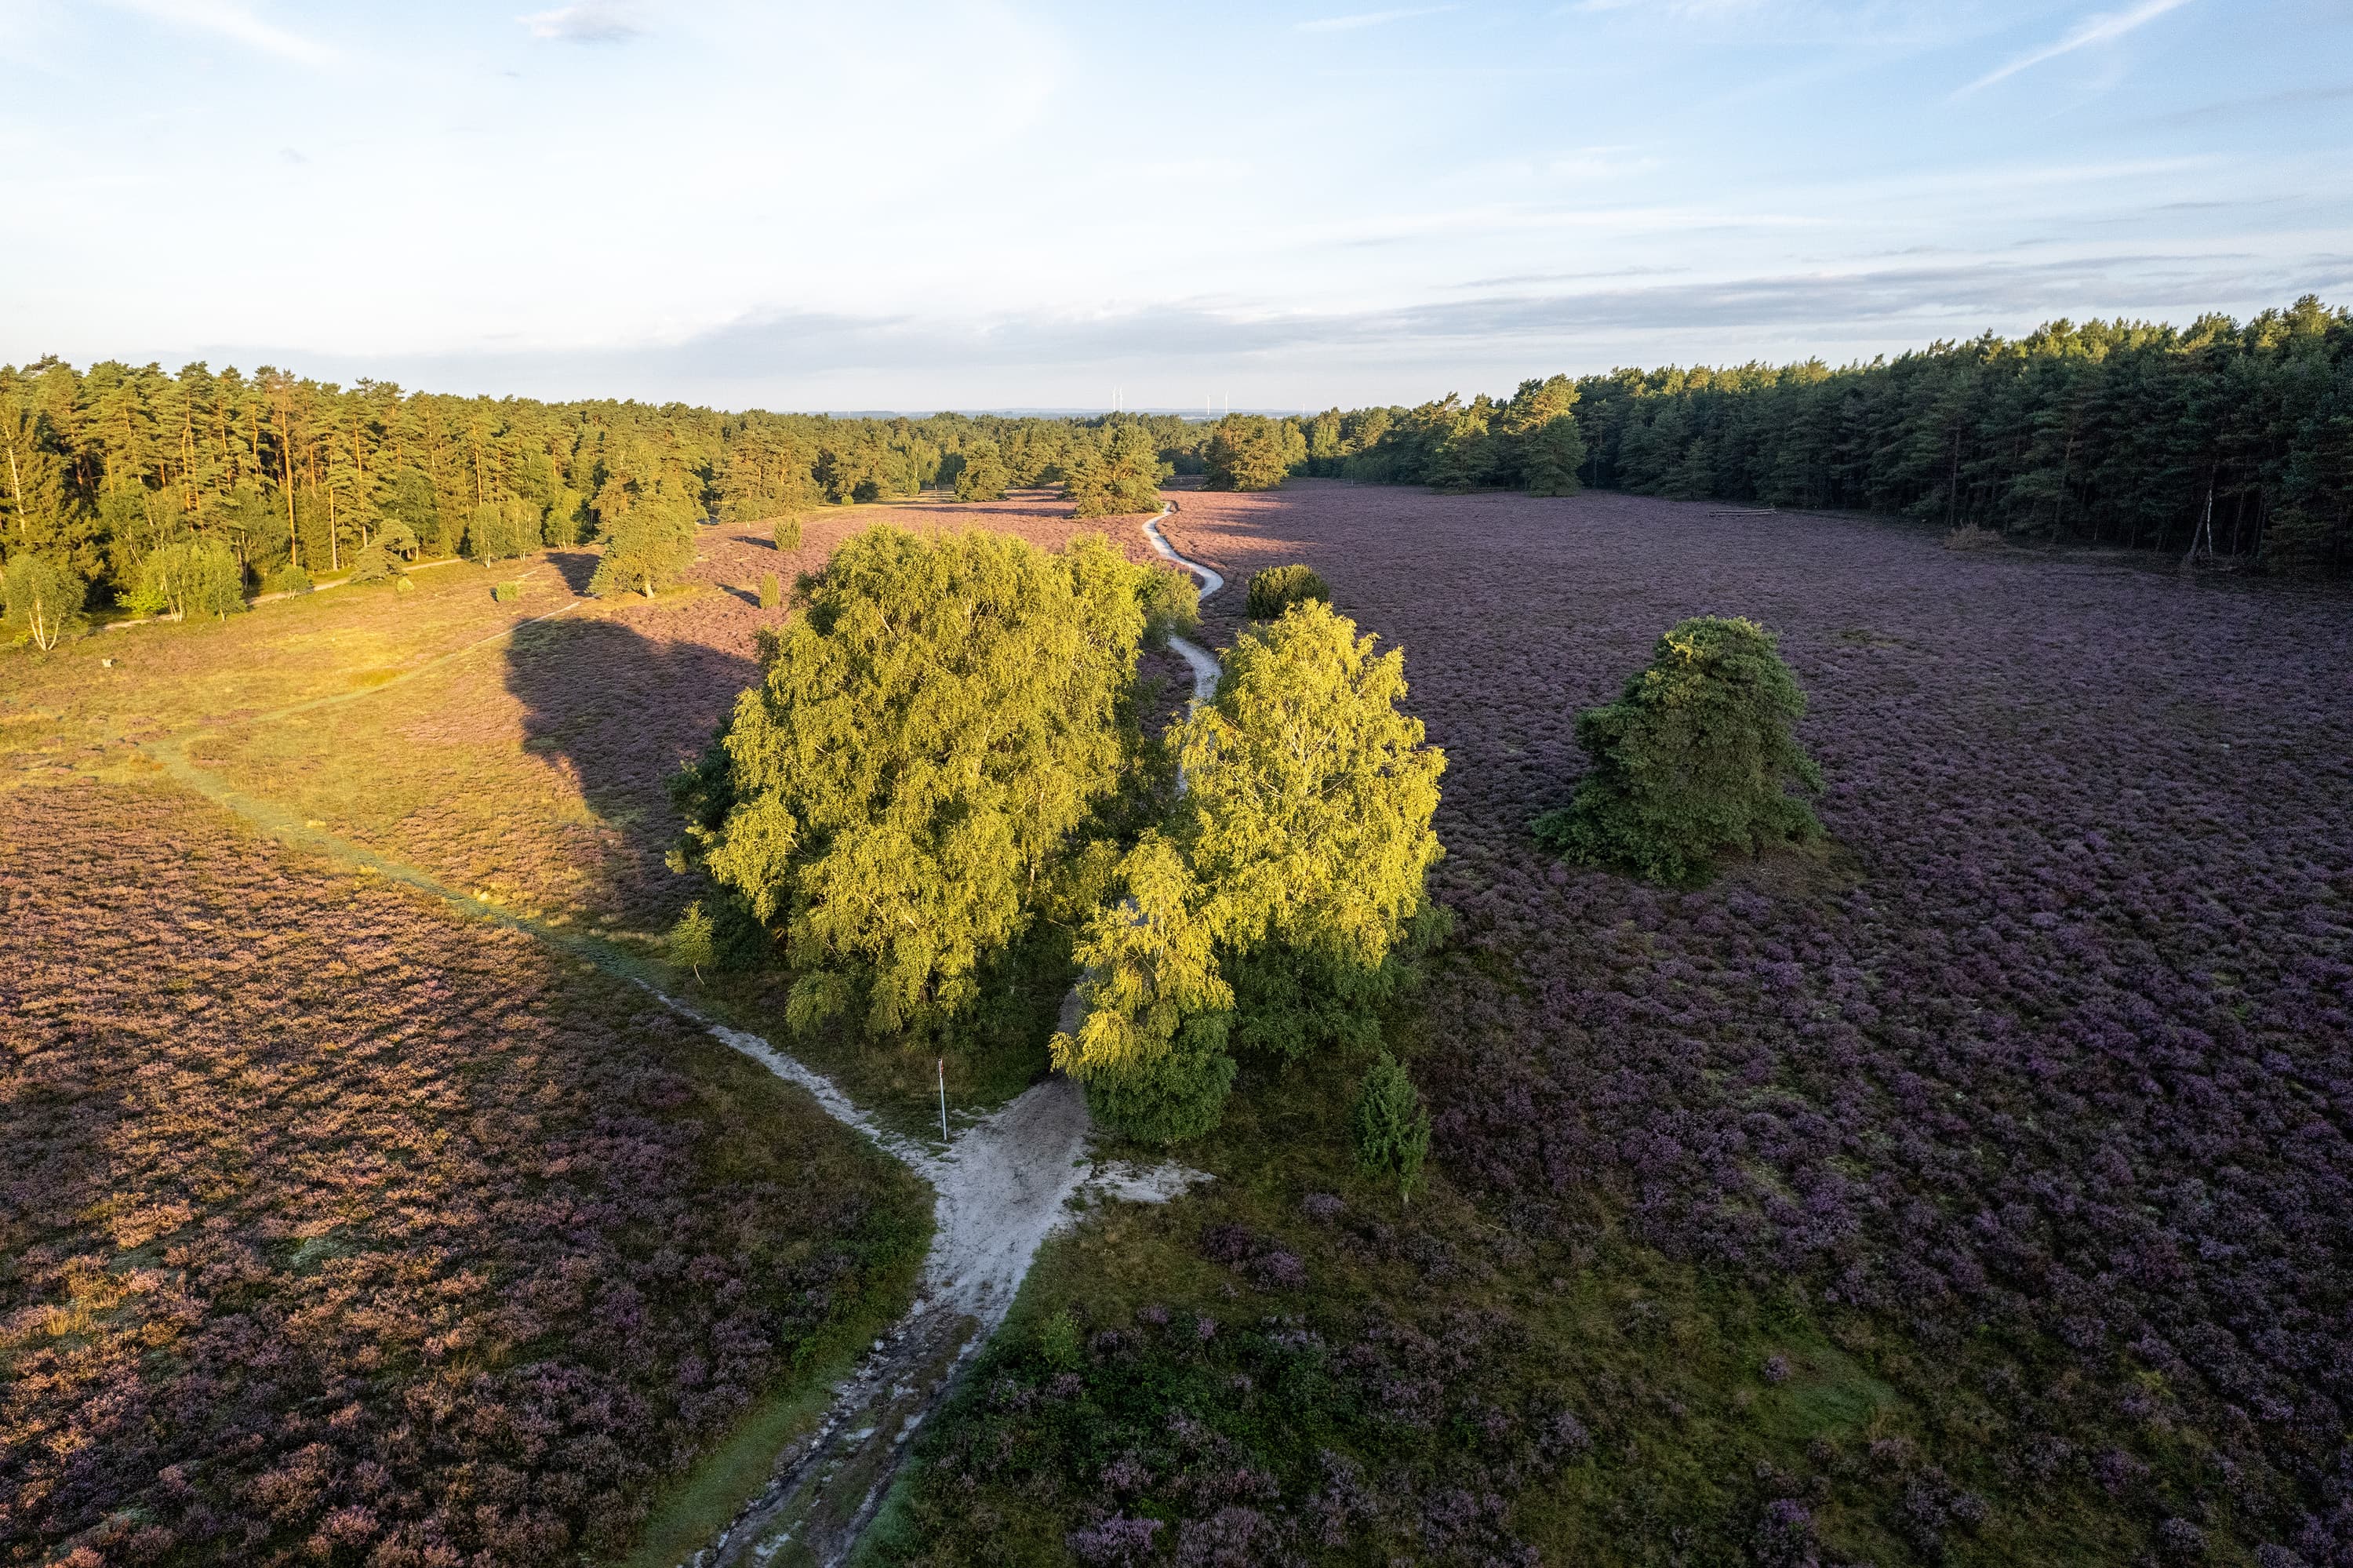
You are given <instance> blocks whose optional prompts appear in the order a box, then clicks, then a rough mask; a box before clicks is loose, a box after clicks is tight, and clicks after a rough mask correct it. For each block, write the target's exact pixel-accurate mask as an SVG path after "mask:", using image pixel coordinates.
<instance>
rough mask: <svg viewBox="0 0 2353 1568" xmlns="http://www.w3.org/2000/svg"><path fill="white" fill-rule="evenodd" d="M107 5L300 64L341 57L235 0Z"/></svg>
mask: <svg viewBox="0 0 2353 1568" xmlns="http://www.w3.org/2000/svg"><path fill="white" fill-rule="evenodd" d="M108 4H110V5H115V6H117V7H118V8H120V9H121V10H125V11H136V12H137V13H139V15H141V16H150V17H153V19H154V20H156V21H158V22H162V23H164V24H165V25H166V26H174V27H179V28H182V29H184V30H185V31H188V32H192V33H211V34H213V35H215V36H216V37H223V38H227V39H229V40H230V41H231V42H234V43H239V44H243V45H245V46H246V47H247V48H253V49H259V50H260V51H261V52H262V53H263V54H267V55H276V56H277V57H278V58H280V59H288V60H292V61H294V62H295V63H296V64H298V65H307V66H325V65H332V64H333V63H334V62H335V60H336V59H337V58H339V57H338V55H337V53H336V51H335V50H334V48H332V47H331V46H329V45H326V44H322V43H320V42H318V41H317V40H316V39H313V38H306V37H302V35H301V34H300V33H293V32H289V31H288V30H287V29H285V28H284V27H281V26H278V25H277V24H276V23H274V22H268V21H264V20H263V19H262V18H261V17H259V16H255V15H254V14H253V11H252V9H251V8H250V7H248V6H245V5H238V4H237V3H236V0H108Z"/></svg>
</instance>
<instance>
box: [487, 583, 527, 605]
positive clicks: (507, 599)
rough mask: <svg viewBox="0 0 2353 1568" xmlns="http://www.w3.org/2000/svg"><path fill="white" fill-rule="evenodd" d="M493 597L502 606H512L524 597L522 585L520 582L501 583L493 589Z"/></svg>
mask: <svg viewBox="0 0 2353 1568" xmlns="http://www.w3.org/2000/svg"><path fill="white" fill-rule="evenodd" d="M491 598H492V599H496V600H497V601H498V602H499V603H501V604H512V603H513V602H514V601H515V600H517V599H521V598H522V583H520V582H507V583H500V584H498V585H497V586H496V587H494V588H491Z"/></svg>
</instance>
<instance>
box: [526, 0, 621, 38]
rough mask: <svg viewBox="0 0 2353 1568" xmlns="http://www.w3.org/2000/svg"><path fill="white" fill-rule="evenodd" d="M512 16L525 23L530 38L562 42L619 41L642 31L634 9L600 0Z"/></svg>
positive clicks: (587, 0)
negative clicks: (528, 29)
mask: <svg viewBox="0 0 2353 1568" xmlns="http://www.w3.org/2000/svg"><path fill="white" fill-rule="evenodd" d="M515 19H516V20H517V21H519V22H521V23H522V25H523V26H526V27H529V28H530V29H531V36H532V37H534V38H548V39H552V40H554V41H555V42H557V43H565V44H623V43H627V42H628V41H629V40H630V39H631V38H634V37H638V36H639V35H640V34H642V33H644V31H645V28H644V27H643V26H640V25H639V24H638V18H637V15H636V13H635V12H633V11H631V10H630V9H629V8H628V6H626V5H609V4H606V3H604V0H581V3H580V4H578V5H559V6H557V7H556V8H555V9H554V10H553V11H534V12H533V13H532V14H531V15H530V16H518V17H516V18H515Z"/></svg>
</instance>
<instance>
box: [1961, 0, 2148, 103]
mask: <svg viewBox="0 0 2353 1568" xmlns="http://www.w3.org/2000/svg"><path fill="white" fill-rule="evenodd" d="M2188 4H2189V0H2141V4H2139V5H2136V6H2134V7H2133V8H2132V9H2131V10H2129V11H2103V12H2100V13H2098V14H2096V15H2094V16H2086V17H2084V19H2083V20H2082V21H2080V22H2078V23H2076V24H2075V25H2074V26H2073V27H2071V28H2069V29H2068V30H2067V32H2066V33H2065V34H2064V35H2063V36H2062V37H2060V39H2059V41H2058V42H2056V43H2053V44H2046V45H2044V46H2043V47H2042V48H2039V49H2030V50H2029V51H2027V52H2026V53H2025V54H2022V55H2021V56H2019V57H2018V58H2016V59H2014V60H2011V61H2010V62H2008V63H2007V64H2005V65H2001V66H1998V67H1996V68H1995V69H1992V70H1989V71H1988V72H1986V74H1985V75H1983V76H1981V77H1979V78H1978V79H1977V80H1975V81H1973V82H1971V83H1969V84H1968V86H1967V87H1965V88H1962V89H1961V90H1960V91H1959V92H1957V93H1955V94H1954V96H1955V97H1956V98H1958V97H1960V96H1962V95H1963V94H1967V93H1971V92H1975V91H1977V90H1978V89H1980V88H1986V87H1991V86H1992V85H1993V84H1994V83H1995V82H1998V81H2000V80H2002V79H2005V78H2008V77H2013V76H2016V75H2017V74H2018V73H2019V72H2020V71H2022V70H2026V69H2031V68H2032V67H2034V66H2039V65H2041V64H2042V63H2043V62H2044V61H2045V60H2055V59H2057V58H2059V57H2060V56H2061V55H2070V54H2073V53H2074V52H2075V51H2076V50H2077V49H2080V48H2087V47H2088V46H2090V45H2093V44H2105V43H2107V42H2108V41H2110V40H2111V39H2114V38H2121V37H2124V36H2125V35H2126V33H2129V32H2131V31H2132V30H2133V29H2135V28H2136V27H2139V26H2143V25H2145V24H2147V23H2149V22H2154V21H2155V20H2157V18H2158V17H2159V16H2164V15H2165V14H2166V13H2167V12H2168V11H2176V10H2179V9H2180V8H2181V7H2182V6H2184V5H2188Z"/></svg>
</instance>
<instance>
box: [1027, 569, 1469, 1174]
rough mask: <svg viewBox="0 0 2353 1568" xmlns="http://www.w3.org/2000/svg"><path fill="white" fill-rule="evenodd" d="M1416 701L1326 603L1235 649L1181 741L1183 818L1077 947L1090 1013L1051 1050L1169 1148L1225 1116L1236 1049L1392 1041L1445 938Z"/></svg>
mask: <svg viewBox="0 0 2353 1568" xmlns="http://www.w3.org/2000/svg"><path fill="white" fill-rule="evenodd" d="M1405 694H1406V683H1405V666H1404V657H1403V655H1402V654H1401V653H1399V652H1397V651H1395V650H1392V651H1390V652H1388V653H1385V654H1380V655H1377V656H1376V655H1375V653H1374V652H1373V639H1371V638H1370V637H1359V636H1358V635H1357V634H1356V627H1355V625H1354V624H1353V623H1352V622H1350V621H1349V620H1346V619H1345V617H1342V616H1338V615H1335V614H1334V613H1333V612H1332V609H1331V607H1330V606H1328V605H1326V604H1324V603H1323V602H1322V601H1320V600H1308V601H1306V602H1304V603H1302V604H1300V605H1299V606H1297V607H1296V608H1294V609H1293V610H1292V611H1291V613H1289V614H1287V615H1285V616H1283V617H1282V619H1281V620H1276V621H1273V622H1271V623H1266V624H1261V625H1258V626H1254V627H1252V628H1250V630H1245V631H1244V632H1243V633H1242V635H1241V637H1240V639H1239V640H1238V641H1237V642H1236V644H1235V646H1234V648H1233V649H1232V650H1231V651H1230V652H1229V653H1228V655H1227V657H1226V662H1225V673H1224V676H1223V678H1222V680H1221V681H1220V682H1219V688H1218V695H1217V699H1216V701H1215V702H1214V703H1211V704H1208V705H1204V706H1203V707H1201V708H1200V709H1198V711H1197V712H1196V713H1195V714H1194V715H1192V716H1191V718H1189V719H1188V720H1187V722H1186V723H1185V725H1184V726H1182V728H1181V729H1180V730H1179V731H1178V733H1177V735H1176V739H1175V742H1174V745H1175V749H1176V755H1177V758H1178V759H1179V762H1180V764H1181V768H1182V772H1183V777H1184V778H1185V779H1186V781H1187V789H1185V791H1184V793H1183V795H1182V796H1181V798H1180V800H1179V801H1178V806H1177V811H1176V818H1175V821H1173V823H1172V825H1171V827H1170V829H1169V831H1168V832H1167V833H1166V835H1163V836H1150V837H1147V838H1146V840H1145V842H1144V843H1142V844H1140V845H1139V846H1138V848H1137V850H1136V851H1135V853H1134V854H1132V855H1131V856H1130V857H1129V859H1128V862H1127V863H1126V864H1125V865H1124V867H1123V873H1124V874H1123V881H1124V886H1125V890H1126V892H1125V896H1124V898H1123V899H1122V900H1120V901H1119V902H1117V903H1113V904H1106V905H1105V906H1103V908H1101V909H1099V910H1098V911H1097V912H1096V913H1095V915H1094V916H1093V917H1092V919H1091V920H1090V921H1089V923H1088V926H1087V929H1086V932H1085V935H1084V936H1083V937H1082V940H1081V942H1080V947H1079V954H1080V959H1081V961H1082V963H1083V964H1084V965H1085V966H1086V969H1087V978H1086V979H1085V980H1082V983H1081V986H1080V991H1081V994H1082V997H1083V998H1084V1000H1085V1001H1086V1003H1087V1010H1088V1011H1087V1013H1086V1016H1085V1019H1084V1020H1083V1022H1082V1025H1081V1027H1080V1028H1079V1030H1078V1031H1077V1032H1076V1033H1074V1034H1071V1035H1066V1036H1060V1037H1058V1038H1057V1040H1056V1042H1055V1056H1056V1060H1057V1062H1058V1063H1059V1064H1060V1065H1062V1066H1063V1067H1064V1069H1065V1070H1066V1071H1069V1072H1071V1074H1072V1075H1075V1076H1077V1077H1080V1078H1081V1079H1082V1080H1083V1081H1084V1082H1085V1083H1086V1085H1087V1093H1088V1103H1089V1105H1090V1106H1092V1107H1095V1110H1096V1114H1097V1115H1098V1116H1099V1117H1101V1118H1103V1119H1104V1120H1105V1121H1106V1122H1108V1123H1110V1124H1111V1125H1113V1126H1114V1127H1116V1128H1120V1129H1121V1130H1123V1131H1126V1132H1129V1133H1130V1134H1131V1135H1133V1136H1137V1137H1145V1138H1151V1139H1155V1140H1160V1141H1166V1140H1168V1139H1173V1138H1177V1137H1188V1136H1192V1135H1194V1134H1195V1133H1197V1132H1198V1131H1200V1130H1203V1129H1205V1128H1208V1127H1213V1126H1215V1125H1216V1120H1217V1114H1218V1107H1219V1106H1220V1105H1222V1103H1223V1100H1224V1097H1225V1094H1226V1091H1227V1088H1228V1086H1229V1085H1230V1083H1231V1081H1232V1074H1231V1069H1230V1066H1229V1065H1222V1066H1221V1065H1219V1063H1220V1061H1221V1060H1223V1059H1224V1057H1225V1052H1226V1047H1227V1045H1228V1044H1229V1041H1230V1043H1231V1044H1236V1045H1240V1046H1241V1047H1243V1048H1246V1049H1252V1050H1258V1051H1261V1052H1264V1053H1268V1054H1273V1055H1276V1056H1280V1057H1283V1058H1286V1059H1288V1058H1294V1057H1297V1056H1301V1055H1303V1054H1306V1053H1308V1052H1309V1051H1311V1050H1313V1049H1314V1048H1315V1047H1317V1046H1319V1045H1324V1044H1335V1043H1346V1044H1353V1045H1358V1046H1364V1045H1367V1044H1370V1043H1371V1042H1373V1041H1375V1040H1377V1037H1378V1016H1377V1009H1378V1008H1379V1007H1380V1006H1381V1005H1382V1003H1384V1002H1385V1001H1387V1000H1388V999H1389V998H1390V997H1391V996H1393V995H1394V994H1395V993H1396V991H1397V989H1398V986H1400V985H1401V984H1402V983H1404V981H1405V980H1407V978H1408V975H1409V961H1410V959H1411V958H1412V957H1413V956H1414V954H1415V953H1417V952H1418V951H1419V950H1420V949H1421V948H1424V947H1426V946H1427V945H1428V944H1429V943H1430V942H1431V941H1433V940H1435V939H1436V938H1437V937H1438V936H1439V935H1440V933H1441V931H1442V927H1443V916H1442V914H1441V913H1440V911H1439V910H1438V908H1437V907H1436V906H1434V905H1431V904H1430V902H1429V901H1428V898H1427V895H1426V891H1425V884H1426V879H1427V876H1428V874H1429V869H1430V866H1431V865H1432V864H1434V863H1436V862H1437V860H1438V858H1439V856H1440V853H1441V851H1440V847H1439V843H1438V838H1437V835H1436V834H1435V833H1434V832H1431V829H1430V821H1431V819H1432V817H1433V815H1434V814H1435V812H1436V810H1437V808H1438V779H1439V776H1440V773H1441V772H1442V771H1443V770H1444V768H1445V758H1444V757H1443V756H1442V755H1441V754H1440V752H1439V751H1438V750H1437V749H1436V748H1435V747H1430V746H1429V745H1427V744H1425V742H1424V739H1423V734H1422V726H1421V723H1420V721H1419V720H1418V719H1415V718H1412V717H1410V716H1409V715H1406V714H1404V713H1402V712H1400V711H1399V710H1398V703H1399V702H1400V701H1401V700H1402V699H1403V698H1404V696H1405Z"/></svg>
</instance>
